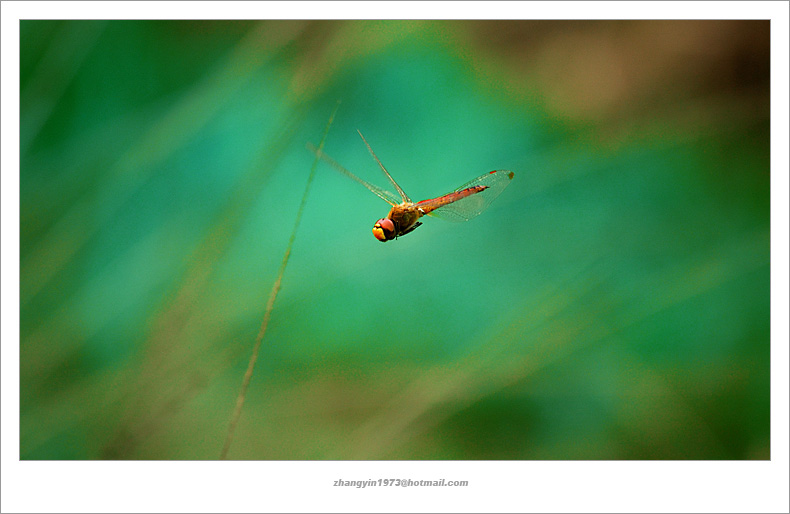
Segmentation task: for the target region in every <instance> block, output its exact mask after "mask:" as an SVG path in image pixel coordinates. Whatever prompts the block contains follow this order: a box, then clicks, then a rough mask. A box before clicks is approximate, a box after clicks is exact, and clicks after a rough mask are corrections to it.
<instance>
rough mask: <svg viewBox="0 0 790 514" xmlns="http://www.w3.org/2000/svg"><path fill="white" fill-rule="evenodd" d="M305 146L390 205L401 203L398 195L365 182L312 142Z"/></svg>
mask: <svg viewBox="0 0 790 514" xmlns="http://www.w3.org/2000/svg"><path fill="white" fill-rule="evenodd" d="M307 148H308V149H309V150H310V151H311V152H313V153H314V154H316V155H317V156H318V157H320V158H321V159H323V160H324V161H325V162H326V163H327V164H329V165H330V166H332V167H333V168H335V170H336V171H339V172H340V173H342V174H343V175H345V176H347V177H348V178H350V179H351V180H353V181H355V182H358V183H360V184H362V185H363V186H365V187H366V188H368V189H369V190H370V191H371V192H372V193H373V194H375V195H376V196H378V197H379V198H381V199H382V200H384V201H385V202H387V203H388V204H390V205H398V204H400V203H401V200H400V199H399V198H398V195H396V194H395V193H391V192H390V191H387V190H386V189H382V188H380V187H378V186H374V185H373V184H370V183H368V182H365V181H364V180H362V179H361V178H359V177H357V176H356V175H354V174H353V173H351V172H350V171H348V170H347V169H346V168H344V167H343V166H341V165H340V164H339V163H338V162H337V161H335V160H334V159H332V158H331V157H329V156H328V155H327V154H325V153H324V152H322V151H321V150H319V149H318V148H316V147H315V146H313V144H312V143H307Z"/></svg>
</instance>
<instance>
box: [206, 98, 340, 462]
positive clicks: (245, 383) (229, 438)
mask: <svg viewBox="0 0 790 514" xmlns="http://www.w3.org/2000/svg"><path fill="white" fill-rule="evenodd" d="M339 106H340V101H338V102H337V105H335V109H334V110H333V111H332V114H331V115H330V116H329V121H328V122H327V124H326V128H324V134H323V135H322V136H321V142H320V143H319V145H318V150H319V152H320V151H321V150H322V149H323V147H324V141H325V140H326V136H327V134H328V133H329V127H331V126H332V122H333V121H334V120H335V113H337V108H338V107H339ZM319 160H320V159H319V157H318V156H317V155H316V158H315V160H313V166H312V167H311V168H310V176H309V177H308V178H307V184H306V185H305V189H304V194H303V195H302V202H301V203H300V204H299V210H298V211H297V212H296V221H295V222H294V228H293V230H292V231H291V237H290V239H288V246H286V248H285V254H284V255H283V261H282V263H281V264H280V271H279V272H278V273H277V279H276V280H275V281H274V285H273V286H272V290H271V292H270V293H269V301H268V302H267V303H266V311H265V312H264V314H263V322H262V323H261V328H260V330H259V331H258V337H256V338H255V346H253V348H252V355H250V362H249V364H247V371H246V372H245V373H244V379H243V380H242V383H241V390H240V391H239V395H238V396H237V397H236V407H235V408H234V409H233V415H232V416H231V419H230V424H229V425H228V432H227V435H226V436H225V444H224V445H223V447H222V453H221V454H220V459H221V460H225V459H226V458H227V456H228V451H229V450H230V446H231V444H232V443H233V433H234V432H235V431H236V425H237V424H238V422H239V418H240V417H241V411H242V408H243V407H244V399H245V398H246V396H247V389H248V388H249V385H250V380H252V372H253V370H254V369H255V362H256V361H257V360H258V353H259V351H260V349H261V344H262V343H263V337H264V335H265V334H266V327H268V325H269V319H271V317H272V309H273V308H274V301H275V300H276V299H277V293H278V292H279V291H280V286H281V285H282V280H283V275H284V274H285V267H286V266H287V265H288V258H289V257H290V256H291V248H292V247H293V244H294V241H295V240H296V231H297V230H298V229H299V223H300V222H301V220H302V212H303V211H304V206H305V204H306V203H307V195H308V193H309V192H310V186H311V185H312V183H313V178H314V177H315V171H316V169H317V168H318V161H319Z"/></svg>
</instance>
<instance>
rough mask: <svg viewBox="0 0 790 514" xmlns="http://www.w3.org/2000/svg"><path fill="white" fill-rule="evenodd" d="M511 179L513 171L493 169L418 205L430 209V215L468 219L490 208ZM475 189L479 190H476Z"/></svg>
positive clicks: (461, 219) (459, 219)
mask: <svg viewBox="0 0 790 514" xmlns="http://www.w3.org/2000/svg"><path fill="white" fill-rule="evenodd" d="M511 180H513V172H512V171H509V170H496V171H491V172H488V173H486V174H485V175H481V176H479V177H477V178H476V179H474V180H470V181H469V182H467V183H466V184H464V185H462V186H460V187H458V188H456V189H455V190H454V191H453V192H452V193H448V194H446V195H444V196H440V197H439V198H434V199H432V200H423V201H422V202H419V203H418V204H417V205H418V206H421V207H423V209H424V210H427V211H429V212H428V215H429V216H433V217H436V218H439V219H443V220H447V221H468V220H470V219H472V218H474V217H475V216H477V215H478V214H480V213H482V212H483V211H485V210H486V209H488V207H489V206H490V205H491V202H493V201H494V199H496V197H497V196H499V195H500V194H501V193H502V191H504V190H505V188H506V187H507V186H508V185H509V184H510V181H511ZM481 188H482V189H481ZM475 189H479V190H478V191H475Z"/></svg>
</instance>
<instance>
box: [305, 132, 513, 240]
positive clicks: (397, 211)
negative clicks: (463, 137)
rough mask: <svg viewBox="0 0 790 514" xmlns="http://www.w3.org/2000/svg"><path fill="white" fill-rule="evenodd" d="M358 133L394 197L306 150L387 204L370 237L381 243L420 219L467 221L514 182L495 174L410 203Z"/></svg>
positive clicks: (502, 173) (316, 151) (509, 176)
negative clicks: (387, 206)
mask: <svg viewBox="0 0 790 514" xmlns="http://www.w3.org/2000/svg"><path fill="white" fill-rule="evenodd" d="M357 133H358V134H359V137H361V138H362V141H363V142H364V143H365V146H367V147H368V151H369V152H370V155H372V156H373V159H375V161H376V162H377V163H378V165H379V167H380V168H381V171H383V172H384V175H385V176H386V177H387V179H388V180H389V182H390V184H392V186H393V187H394V188H395V190H396V191H397V192H398V194H397V195H396V194H394V193H392V192H391V191H389V190H387V189H382V188H380V187H378V186H375V185H373V184H370V183H368V182H366V181H365V180H362V179H361V178H359V177H357V176H356V175H354V174H353V173H351V172H350V171H348V170H347V169H346V168H344V167H343V166H341V165H340V164H339V163H338V162H337V161H335V160H334V159H332V158H331V157H329V156H328V155H327V154H325V153H324V152H322V151H321V150H319V149H318V148H316V147H315V146H313V145H312V144H308V148H309V149H310V150H311V151H312V152H313V153H314V154H316V156H318V157H320V158H321V159H323V160H324V161H325V162H326V163H327V164H329V165H330V166H332V167H333V168H334V169H335V170H337V171H339V172H340V173H342V174H343V175H345V176H346V177H348V178H350V179H352V180H354V181H355V182H357V183H359V184H361V185H363V186H365V187H366V188H367V189H368V190H369V191H371V192H372V193H373V194H375V195H376V196H378V197H379V198H381V199H382V200H384V201H385V202H387V203H388V204H390V206H391V209H390V211H389V214H387V217H386V218H381V219H380V220H378V221H377V222H376V223H375V224H374V225H373V235H374V236H375V237H376V239H378V240H379V241H381V242H382V243H386V242H387V241H392V240H393V239H397V238H399V237H401V236H405V235H406V234H408V233H410V232H412V231H414V230H415V229H416V228H417V227H419V226H421V225H422V222H421V221H419V220H420V218H422V217H423V216H431V217H435V218H439V219H444V220H447V221H468V220H470V219H472V218H474V217H475V216H477V215H479V214H481V213H482V212H483V211H485V210H486V209H487V208H488V207H489V206H490V205H491V202H493V201H494V199H495V198H496V197H497V196H499V195H500V193H502V191H504V190H505V188H506V187H507V186H508V185H509V184H510V181H511V180H513V172H512V171H509V170H494V171H490V172H488V173H485V174H484V175H481V176H479V177H477V178H476V179H474V180H470V181H469V182H467V183H465V184H463V185H462V186H459V187H457V188H456V189H454V190H453V191H451V192H449V193H447V194H445V195H442V196H438V197H436V198H431V199H428V200H422V201H420V202H413V201H412V200H411V198H409V196H408V195H407V194H406V193H405V192H404V191H403V189H402V188H401V187H400V186H399V185H398V183H397V182H395V179H393V178H392V175H390V173H389V172H388V171H387V168H385V167H384V165H383V164H382V163H381V161H380V160H379V158H378V157H377V156H376V153H375V152H374V151H373V149H372V148H371V147H370V144H368V142H367V140H366V139H365V136H363V135H362V132H360V131H359V130H357Z"/></svg>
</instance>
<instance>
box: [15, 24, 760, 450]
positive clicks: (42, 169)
mask: <svg viewBox="0 0 790 514" xmlns="http://www.w3.org/2000/svg"><path fill="white" fill-rule="evenodd" d="M769 30H770V27H769V22H768V21H589V22H584V21H529V22H520V21H510V22H495V21H485V22H482V21H431V22H424V21H331V22H330V21H310V22H308V21H263V22H257V21H239V22H235V21H221V22H219V21H190V22H187V21H108V22H101V21H68V22H62V21H23V22H22V23H21V55H20V59H21V61H20V67H21V69H20V73H21V84H20V85H21V100H20V101H21V106H20V108H21V111H20V114H21V127H20V131H21V133H20V135H21V140H20V152H21V191H20V209H21V213H20V214H21V241H20V243H21V246H20V253H21V255H20V258H21V270H20V273H21V291H20V304H21V320H20V322H21V346H20V350H21V362H20V382H21V384H20V385H21V398H20V401H21V406H20V417H21V418H20V423H21V427H20V429H21V436H20V439H21V440H20V444H21V449H20V457H21V458H22V459H216V458H218V457H219V454H220V451H221V448H222V445H223V442H224V439H225V436H226V433H227V430H228V424H229V422H230V418H231V413H232V412H233V408H234V405H235V401H236V396H237V394H238V392H239V388H240V386H241V382H242V376H243V374H244V371H245V369H246V367H247V362H248V360H249V356H250V353H251V351H252V347H253V344H254V342H255V338H256V334H257V332H258V329H259V327H260V324H261V320H262V318H263V313H264V309H265V305H266V300H267V298H268V296H269V292H270V290H271V288H272V285H273V283H274V281H275V279H276V277H277V272H278V268H279V266H280V263H281V260H282V257H283V253H284V252H285V249H286V247H287V244H288V239H289V236H290V234H291V230H292V228H293V224H294V220H295V217H296V213H297V209H298V206H299V203H300V201H301V199H302V195H303V193H304V190H305V184H306V182H307V178H308V175H309V173H310V169H311V166H312V164H313V161H314V156H313V155H312V154H311V153H310V152H309V151H308V150H306V147H305V145H306V143H308V142H312V143H314V144H318V143H319V141H320V140H321V136H322V134H323V130H324V127H325V125H326V123H327V120H328V118H329V116H330V114H331V112H332V111H333V109H334V108H335V106H336V104H337V102H338V101H340V102H341V103H340V107H339V109H338V111H337V115H336V117H335V121H334V123H333V125H332V126H331V129H330V131H329V134H328V136H327V138H326V140H325V151H326V152H327V153H328V154H329V155H331V156H333V157H334V158H335V159H336V160H338V161H339V162H341V163H342V164H343V165H345V166H346V167H347V168H349V169H351V170H352V171H354V172H355V173H357V174H358V175H360V176H361V177H363V178H365V179H367V180H369V181H371V182H374V183H377V184H379V185H386V184H385V183H384V181H383V178H384V177H383V176H382V175H381V173H380V172H379V171H378V168H377V166H376V163H375V162H374V161H373V160H372V159H371V158H370V156H369V154H368V152H367V150H366V148H365V146H364V144H363V143H362V141H361V140H360V139H359V137H358V135H357V133H356V130H357V129H359V130H361V131H362V132H363V133H364V134H365V136H366V138H367V139H368V141H369V142H370V144H371V145H372V147H373V148H374V150H375V151H376V153H377V154H378V156H379V158H380V159H381V160H382V161H383V162H384V164H385V165H386V166H387V167H388V169H389V170H390V172H391V173H392V174H393V175H394V176H395V178H396V179H397V180H398V182H399V183H400V184H401V185H402V186H403V188H404V189H405V190H406V191H407V192H408V193H409V194H410V195H411V196H412V198H414V199H424V198H428V197H432V196H437V195H439V194H442V193H445V192H447V191H449V190H451V189H453V188H455V187H456V186H458V185H460V184H461V183H463V182H465V181H467V180H469V179H471V178H474V177H476V176H478V175H480V174H482V173H483V172H485V171H489V170H493V169H510V170H513V171H514V172H515V179H514V180H513V183H512V184H511V185H510V186H509V187H508V189H506V190H505V192H504V193H503V194H502V195H501V196H500V197H499V198H498V199H497V200H496V202H495V203H494V204H493V205H492V207H491V208H490V209H489V210H488V211H487V212H485V213H484V214H483V215H481V216H480V217H478V218H475V219H474V220H472V221H470V222H468V223H463V224H451V223H446V222H444V221H440V220H433V219H429V220H428V221H427V222H426V223H425V224H424V226H423V227H421V228H420V229H419V230H417V231H415V232H414V233H412V234H409V235H408V236H406V237H404V238H402V239H399V240H397V241H394V242H390V243H387V244H381V243H379V242H378V241H376V240H375V239H374V238H373V236H372V234H371V232H370V229H371V226H372V224H373V222H374V221H375V220H376V219H378V218H380V217H382V216H384V215H385V214H386V213H387V210H388V205H386V204H385V203H384V202H382V201H381V200H380V199H378V198H377V197H375V196H374V195H372V194H371V193H370V192H368V191H366V190H365V189H364V188H362V187H360V186H359V185H357V184H355V183H354V182H352V181H350V180H348V179H347V178H344V177H343V176H341V175H340V174H338V173H336V172H335V171H333V170H332V169H331V168H330V167H328V166H326V165H324V164H319V167H318V169H317V173H316V176H315V180H314V182H313V183H312V188H311V190H310V192H309V197H308V199H307V204H306V207H305V211H304V215H303V218H302V223H301V226H300V227H299V229H298V232H297V233H296V239H295V242H294V245H293V250H292V255H291V259H290V262H289V265H288V268H287V269H286V271H285V274H284V276H283V281H282V289H281V291H280V294H279V297H278V298H277V302H276V304H275V306H274V310H273V312H272V317H271V322H270V324H269V327H268V331H267V334H266V337H265V340H264V342H263V346H262V348H261V353H260V356H259V359H258V362H257V366H256V368H255V374H254V376H253V378H252V382H251V384H250V389H249V391H248V393H247V398H246V404H245V406H244V411H243V413H242V416H241V419H240V421H239V424H238V427H237V429H236V432H235V436H234V440H233V445H232V447H231V449H230V453H229V454H228V457H229V458H231V459H356V460H365V459H768V458H770V445H769V436H770V433H769V418H770V410H769V398H770V387H769V386H770V385H769V349H770V348H769V346H770V345H769V289H770V274H769V264H770V262H769V250H770V232H769V228H770V219H769V179H770V176H769V158H770V148H769V96H768V94H769V74H770V68H769V46H770V44H769V43H770V41H769Z"/></svg>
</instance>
